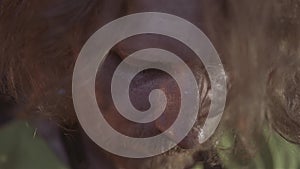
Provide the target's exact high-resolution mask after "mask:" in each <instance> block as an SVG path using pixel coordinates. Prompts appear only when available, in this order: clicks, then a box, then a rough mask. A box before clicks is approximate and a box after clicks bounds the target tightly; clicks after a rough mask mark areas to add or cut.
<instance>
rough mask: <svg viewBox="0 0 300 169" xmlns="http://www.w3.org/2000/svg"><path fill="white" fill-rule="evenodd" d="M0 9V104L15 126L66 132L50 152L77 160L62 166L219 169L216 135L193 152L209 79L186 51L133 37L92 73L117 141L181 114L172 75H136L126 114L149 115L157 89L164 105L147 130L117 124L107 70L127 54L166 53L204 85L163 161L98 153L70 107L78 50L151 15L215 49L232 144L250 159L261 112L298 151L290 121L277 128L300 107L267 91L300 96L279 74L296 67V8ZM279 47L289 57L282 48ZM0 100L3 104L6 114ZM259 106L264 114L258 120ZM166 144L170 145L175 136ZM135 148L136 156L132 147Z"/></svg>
mask: <svg viewBox="0 0 300 169" xmlns="http://www.w3.org/2000/svg"><path fill="white" fill-rule="evenodd" d="M0 5H1V8H0V9H1V10H0V24H1V27H0V40H2V41H4V42H5V43H2V44H1V45H0V58H1V61H2V60H5V62H1V63H0V73H1V74H0V75H1V76H0V77H1V83H0V86H1V88H0V91H1V98H0V99H1V100H4V101H6V100H9V99H8V97H9V98H10V97H11V98H13V101H11V102H14V103H15V105H14V106H11V107H12V108H11V110H10V112H17V116H18V117H26V118H29V119H30V118H36V116H39V117H43V118H45V119H46V120H49V121H52V122H53V121H55V122H56V123H57V124H59V126H60V127H63V129H62V131H58V132H63V133H64V134H65V135H72V136H73V137H75V138H76V139H75V140H76V141H75V143H74V142H72V141H70V139H68V137H67V136H64V137H62V138H59V137H57V140H58V141H59V142H61V144H62V146H63V147H66V148H65V150H63V151H64V152H63V153H61V152H60V151H57V154H60V156H62V159H64V158H65V156H67V155H65V154H69V155H70V154H71V155H72V154H81V155H77V156H75V157H74V156H70V157H69V158H70V159H69V161H70V162H69V163H70V166H71V167H72V168H89V169H98V168H100V169H102V168H117V169H135V168H137V169H143V168H151V169H159V168H164V169H165V168H172V169H184V168H190V167H191V166H193V165H194V163H195V162H197V161H204V164H205V166H206V168H211V167H213V166H215V167H220V165H218V163H220V162H219V159H218V157H217V155H216V150H215V148H214V144H215V140H216V139H217V138H218V134H216V136H215V137H216V138H212V139H211V140H209V141H208V142H206V143H205V144H203V145H200V144H199V143H198V140H197V137H196V136H197V132H198V129H199V126H201V125H202V124H203V122H204V120H205V117H206V114H207V111H208V108H209V105H210V99H209V97H208V93H209V91H210V84H209V81H208V77H207V73H206V71H205V69H204V67H203V65H202V63H201V61H199V60H195V59H194V58H195V55H194V54H193V52H191V51H190V50H189V49H188V48H187V47H186V46H184V45H183V44H181V43H179V42H177V41H175V40H173V39H170V38H167V37H164V36H157V35H141V36H134V37H131V38H128V39H126V40H123V41H122V42H120V43H119V44H117V45H116V46H115V47H113V48H112V49H111V51H110V52H109V55H108V57H107V59H106V61H105V63H104V64H103V68H102V69H99V72H98V74H97V79H96V90H95V91H96V95H97V101H98V105H99V107H100V108H101V109H103V110H104V116H105V118H106V119H107V120H108V121H109V123H110V124H111V125H112V126H113V127H114V128H115V129H117V130H118V131H119V132H122V133H124V134H126V135H130V136H133V137H147V136H152V135H155V134H158V133H161V132H163V131H165V130H166V129H167V128H168V127H169V126H170V124H172V122H173V121H174V119H175V118H176V114H177V110H178V105H179V99H178V98H179V91H178V88H177V86H176V83H175V82H174V80H172V79H171V78H170V77H169V76H167V75H166V74H164V73H162V72H160V71H157V70H147V71H144V72H143V73H140V74H138V75H137V76H136V77H135V79H134V81H133V83H132V85H131V92H132V94H131V96H130V97H131V99H132V102H133V105H134V106H135V107H137V108H139V109H140V110H146V109H147V108H149V103H148V101H147V96H148V94H149V92H150V91H151V90H152V89H154V88H162V89H164V90H165V91H166V95H167V98H168V106H167V108H166V110H165V112H164V115H163V116H162V117H160V118H159V119H158V120H156V121H155V122H152V123H149V124H147V125H141V124H135V123H132V122H130V121H128V120H126V119H124V118H122V117H121V116H120V115H119V114H118V113H117V111H116V110H115V108H114V106H113V103H112V100H111V99H109V98H110V93H109V92H107V91H109V86H110V81H111V74H112V72H113V70H114V69H115V67H116V66H117V65H118V64H119V63H120V62H121V61H122V60H123V59H124V58H126V57H127V56H128V55H129V54H131V53H132V52H134V51H137V50H140V49H143V48H149V47H160V48H163V49H167V50H170V51H172V52H173V53H175V54H177V55H178V56H180V57H181V58H182V59H183V60H184V61H185V62H186V63H187V64H188V65H189V67H190V68H191V69H192V70H193V71H194V73H195V76H196V78H197V80H198V82H199V84H201V86H202V88H201V100H202V102H201V103H200V104H201V105H202V108H201V110H200V111H199V115H198V120H197V122H196V124H195V125H194V127H193V130H192V131H191V132H190V133H189V134H188V135H187V137H186V138H185V139H184V140H183V141H182V142H181V143H180V144H179V145H178V146H177V147H175V148H174V149H172V150H171V151H169V152H167V153H165V154H162V155H159V156H156V157H152V158H145V159H128V158H123V157H118V156H115V155H113V154H110V153H108V152H105V151H104V150H102V149H101V148H99V147H98V146H97V145H95V144H94V143H93V142H92V141H91V140H90V139H89V137H88V136H86V134H85V133H84V132H83V131H82V129H81V128H80V126H79V125H78V122H77V119H76V116H75V113H74V110H73V104H72V98H71V86H72V85H71V83H72V82H71V77H72V71H73V67H74V64H75V61H76V58H77V56H78V53H79V52H80V49H81V48H82V46H83V44H84V43H85V41H86V40H87V39H88V38H89V37H90V36H91V35H92V34H93V33H94V32H95V31H96V30H97V29H99V28H100V27H102V26H103V25H105V24H106V23H108V22H110V21H112V20H114V19H116V18H119V17H121V16H124V15H128V14H132V13H137V12H148V11H156V12H165V13H170V14H174V15H177V16H179V17H182V18H184V19H186V20H188V21H190V22H192V23H193V24H194V25H196V26H197V27H199V28H200V29H201V30H202V31H203V32H204V33H205V34H206V35H207V36H208V38H209V39H210V40H211V41H212V43H213V44H214V46H215V48H216V49H217V51H218V53H219V54H220V57H221V60H222V63H223V65H224V68H225V71H226V74H227V76H228V82H229V83H228V89H229V94H228V99H227V106H226V111H225V113H224V114H225V115H224V117H223V123H224V124H223V126H225V127H226V128H229V129H235V130H236V131H237V136H238V137H240V138H242V139H240V140H241V143H242V144H243V145H244V146H245V147H247V148H246V151H247V152H248V153H249V154H251V152H252V150H253V151H254V150H255V147H251V146H250V145H252V142H251V141H253V140H254V143H256V142H255V141H256V139H257V140H259V139H258V138H259V136H260V133H257V132H256V131H258V130H259V129H260V128H261V126H262V123H263V122H264V120H265V113H266V112H267V115H268V119H269V121H270V122H271V124H272V126H273V127H274V128H275V129H276V130H277V131H278V132H279V133H281V134H282V135H283V136H284V137H285V138H287V139H289V140H290V141H293V142H298V143H299V137H293V136H291V135H292V134H293V135H296V136H298V135H299V133H297V131H299V128H298V126H299V124H297V121H296V122H295V121H294V122H291V123H284V125H285V126H284V125H283V124H281V123H279V122H280V121H282V120H281V119H282V118H284V119H287V120H292V119H295V118H298V115H299V111H298V109H297V108H296V109H293V108H294V107H297V105H299V100H297V99H295V98H297V97H296V96H295V95H293V94H288V92H286V94H285V95H280V94H277V95H276V93H275V95H274V92H273V91H276V89H279V90H286V89H288V88H292V89H295V91H297V90H296V89H297V88H296V87H295V86H298V85H297V84H298V81H297V80H296V81H293V79H292V78H287V80H286V81H287V83H283V84H282V83H279V81H280V79H281V78H280V77H281V76H280V74H281V72H282V71H283V72H285V73H286V74H288V75H289V74H290V72H292V74H293V73H295V72H298V70H297V69H296V68H291V69H287V70H284V69H282V67H283V66H284V65H287V63H286V62H290V61H291V62H295V63H294V64H295V65H298V64H297V56H299V51H300V50H299V49H298V47H299V37H300V33H299V30H300V29H299V25H300V23H299V20H300V19H299V18H300V16H299V13H300V12H299V8H296V7H295V6H297V5H298V6H299V5H300V4H299V1H296V0H294V1H293V2H287V3H284V2H281V1H279V0H278V1H277V0H276V1H275V0H269V1H264V2H260V1H258V0H257V1H251V2H248V1H246V0H245V1H240V2H239V3H236V2H234V1H231V0H190V1H188V2H187V1H183V0H165V1H160V0H151V1H149V0H128V1H126V0H114V1H111V0H101V1H95V0H88V1H80V0H78V1H75V2H71V1H67V0H54V1H48V2H45V1H44V2H41V1H37V0H32V1H30V2H29V1H24V2H23V1H22V2H17V1H8V0H2V1H0ZM2 9H3V10H2ZM289 9H290V10H289ZM291 9H293V10H291ZM11 11H14V12H11ZM287 16H289V17H287ZM281 20H282V22H281ZM254 25H255V26H254ZM286 25H288V26H286ZM250 28H251V29H250ZM282 44H285V45H284V46H285V48H288V50H286V49H285V48H282ZM278 53H279V54H278ZM270 58H271V59H270ZM270 60H271V61H270ZM283 60H285V62H283ZM295 67H297V66H295ZM178 69H180V67H179V68H178ZM295 74H297V73H295ZM295 77H298V76H296V75H295ZM278 79H279V80H278ZM296 79H297V78H296ZM291 86H294V88H293V87H291ZM291 93H293V92H291ZM296 93H297V92H296ZM2 95H3V96H2ZM4 96H8V97H4ZM2 98H3V99H2ZM265 98H270V99H265ZM275 98H278V100H279V102H280V103H284V104H282V105H283V107H284V108H286V107H287V105H289V104H285V103H286V100H292V102H293V103H294V104H295V105H296V106H294V107H292V108H291V109H288V110H290V111H288V112H287V115H283V114H284V113H283V111H278V110H279V109H276V105H277V104H276V102H275V101H274V100H275ZM282 98H284V99H282ZM285 98H287V99H285ZM266 100H267V101H266ZM4 101H3V102H2V105H8V104H7V103H6V102H7V101H6V102H4ZM11 102H9V103H11ZM266 102H267V103H268V104H265V103H266ZM274 103H275V105H274ZM261 107H264V109H266V110H268V111H264V110H263V111H262V110H261ZM5 109H7V108H5ZM273 109H275V110H273ZM7 112H8V111H7ZM245 112H249V113H245ZM232 117H234V118H232ZM253 124H255V125H253ZM290 124H293V125H290ZM45 125H50V126H53V125H54V126H55V127H52V128H54V129H55V130H57V125H55V124H46V123H45ZM50 128H51V127H50ZM72 131H75V132H72ZM291 131H294V132H291ZM41 132H42V131H41ZM219 132H220V131H219ZM219 132H218V133H219ZM41 135H43V134H42V133H41ZM54 135H56V136H57V134H54ZM175 135H176V133H175ZM167 137H169V138H170V139H171V140H172V139H173V137H174V135H167ZM245 138H246V139H245ZM247 138H248V139H247ZM249 138H252V139H249ZM57 140H55V141H57ZM63 142H65V144H66V145H63ZM49 144H51V142H50V143H49ZM74 149H76V150H78V151H79V152H81V153H77V152H76V151H74ZM132 149H133V151H140V150H136V149H135V148H134V145H133V147H132ZM141 151H142V150H141ZM250 157H251V156H250Z"/></svg>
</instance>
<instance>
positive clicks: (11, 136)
mask: <svg viewBox="0 0 300 169" xmlns="http://www.w3.org/2000/svg"><path fill="white" fill-rule="evenodd" d="M0 169H66V167H64V165H63V164H62V163H61V162H60V161H59V160H58V159H57V158H56V156H55V155H54V154H53V153H52V151H51V150H50V149H49V148H48V146H47V145H46V143H45V142H44V141H43V140H42V139H41V138H39V137H38V136H36V134H35V130H34V129H33V128H31V127H29V125H28V124H27V123H26V122H21V121H17V122H13V123H11V124H9V125H7V126H4V127H2V128H1V129H0Z"/></svg>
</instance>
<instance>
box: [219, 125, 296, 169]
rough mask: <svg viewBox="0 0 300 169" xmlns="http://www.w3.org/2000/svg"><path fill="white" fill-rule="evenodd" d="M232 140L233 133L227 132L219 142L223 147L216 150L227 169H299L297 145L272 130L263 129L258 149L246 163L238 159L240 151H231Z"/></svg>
mask: <svg viewBox="0 0 300 169" xmlns="http://www.w3.org/2000/svg"><path fill="white" fill-rule="evenodd" d="M233 142H234V139H233V135H232V134H230V133H229V132H228V133H226V134H225V135H224V136H223V137H222V139H221V140H220V144H219V145H221V147H223V149H219V150H218V151H219V155H220V157H221V159H222V162H223V164H224V165H225V167H226V168H228V169H300V147H299V145H296V144H292V143H290V142H288V141H286V140H285V139H283V138H282V137H281V136H279V135H278V134H277V133H275V132H274V131H270V130H267V129H265V130H264V140H263V141H261V142H260V144H261V145H260V149H259V151H258V152H257V153H256V154H255V155H254V156H253V158H252V159H250V161H247V162H246V163H245V162H243V160H241V159H239V160H238V157H239V153H241V152H237V153H234V152H233V151H232V150H233V149H232V146H233V145H234V144H233ZM218 147H219V146H218ZM224 148H225V149H224ZM226 149H227V150H226Z"/></svg>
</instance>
